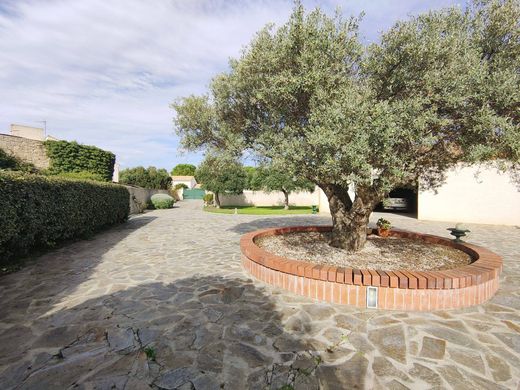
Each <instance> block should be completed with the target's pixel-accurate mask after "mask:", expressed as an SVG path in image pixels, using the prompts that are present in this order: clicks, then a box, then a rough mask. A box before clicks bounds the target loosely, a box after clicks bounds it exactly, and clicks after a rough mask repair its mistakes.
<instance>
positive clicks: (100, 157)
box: [44, 141, 116, 181]
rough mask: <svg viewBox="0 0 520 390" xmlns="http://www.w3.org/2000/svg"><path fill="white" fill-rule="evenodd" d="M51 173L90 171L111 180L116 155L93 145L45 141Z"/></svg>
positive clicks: (105, 179)
mask: <svg viewBox="0 0 520 390" xmlns="http://www.w3.org/2000/svg"><path fill="white" fill-rule="evenodd" d="M44 144H45V149H46V150H47V156H48V157H49V158H50V160H51V167H50V169H49V171H50V172H51V173H55V174H58V173H62V172H90V173H93V174H95V175H99V176H100V177H102V178H103V180H104V181H112V175H113V174H114V163H115V161H116V156H115V155H114V154H113V153H111V152H107V151H105V150H102V149H99V148H96V147H95V146H88V145H81V144H78V143H77V142H68V141H45V143H44Z"/></svg>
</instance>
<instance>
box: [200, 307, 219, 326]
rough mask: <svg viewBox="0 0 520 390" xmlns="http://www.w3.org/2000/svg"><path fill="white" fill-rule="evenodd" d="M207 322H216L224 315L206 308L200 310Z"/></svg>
mask: <svg viewBox="0 0 520 390" xmlns="http://www.w3.org/2000/svg"><path fill="white" fill-rule="evenodd" d="M202 312H203V313H204V315H205V316H206V318H207V319H208V321H209V322H218V320H220V319H221V318H222V316H223V315H224V314H223V313H222V312H221V311H218V310H215V309H212V308H211V307H206V308H204V309H203V310H202Z"/></svg>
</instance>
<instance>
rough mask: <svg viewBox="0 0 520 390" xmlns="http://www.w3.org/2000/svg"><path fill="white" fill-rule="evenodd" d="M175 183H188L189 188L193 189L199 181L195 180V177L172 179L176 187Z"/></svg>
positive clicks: (173, 185)
mask: <svg viewBox="0 0 520 390" xmlns="http://www.w3.org/2000/svg"><path fill="white" fill-rule="evenodd" d="M175 184H186V185H187V186H188V188H189V189H192V188H193V187H195V186H196V185H197V181H196V180H195V178H192V179H191V180H187V179H186V180H178V179H172V187H175Z"/></svg>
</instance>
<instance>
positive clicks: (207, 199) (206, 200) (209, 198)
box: [202, 194, 213, 204]
mask: <svg viewBox="0 0 520 390" xmlns="http://www.w3.org/2000/svg"><path fill="white" fill-rule="evenodd" d="M202 200H204V203H206V204H210V203H213V194H206V195H204V196H203V197H202Z"/></svg>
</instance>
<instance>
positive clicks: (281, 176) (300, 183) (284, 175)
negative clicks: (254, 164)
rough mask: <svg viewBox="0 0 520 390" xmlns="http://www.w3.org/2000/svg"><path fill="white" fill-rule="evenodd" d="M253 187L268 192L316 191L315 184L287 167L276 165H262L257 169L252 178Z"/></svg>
mask: <svg viewBox="0 0 520 390" xmlns="http://www.w3.org/2000/svg"><path fill="white" fill-rule="evenodd" d="M252 183H253V187H254V188H258V189H262V190H264V191H267V192H271V191H282V192H284V193H288V194H289V193H291V192H294V191H310V192H312V191H314V184H313V183H312V182H311V181H309V180H307V179H305V178H301V177H296V176H294V175H293V174H291V173H290V172H289V171H287V170H286V169H283V168H281V167H274V166H261V167H259V168H258V169H256V172H255V175H254V177H253V180H252Z"/></svg>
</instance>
